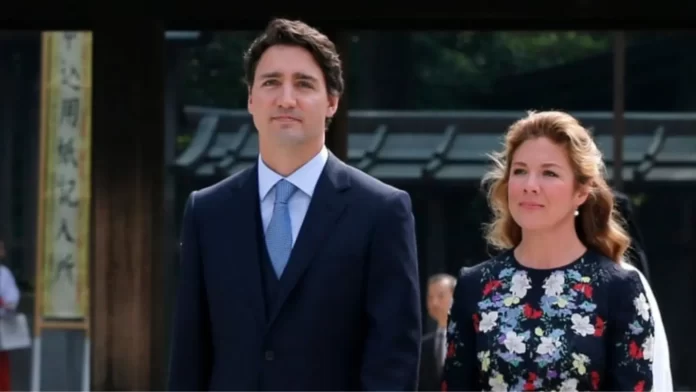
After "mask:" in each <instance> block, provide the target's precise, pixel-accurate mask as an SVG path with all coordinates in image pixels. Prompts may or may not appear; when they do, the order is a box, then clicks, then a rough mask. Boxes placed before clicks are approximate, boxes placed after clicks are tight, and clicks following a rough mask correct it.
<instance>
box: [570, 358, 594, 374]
mask: <svg viewBox="0 0 696 392" xmlns="http://www.w3.org/2000/svg"><path fill="white" fill-rule="evenodd" d="M588 363H590V358H589V357H588V356H587V355H585V354H576V353H573V369H575V370H577V371H578V374H579V375H581V376H582V375H584V374H585V373H587V368H586V367H585V365H587V364H588Z"/></svg>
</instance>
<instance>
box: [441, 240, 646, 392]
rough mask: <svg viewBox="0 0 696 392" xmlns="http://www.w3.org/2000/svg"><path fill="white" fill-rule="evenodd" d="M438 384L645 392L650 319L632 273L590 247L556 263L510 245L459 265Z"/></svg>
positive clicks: (444, 387) (453, 388) (459, 387)
mask: <svg viewBox="0 0 696 392" xmlns="http://www.w3.org/2000/svg"><path fill="white" fill-rule="evenodd" d="M447 335H448V339H447V341H448V348H447V359H446V360H445V367H444V372H443V381H442V390H443V391H471V390H476V391H481V390H486V391H488V390H490V391H536V390H544V391H587V390H592V391H596V390H602V391H608V390H615V391H649V390H651V389H652V352H653V341H654V338H653V337H654V324H653V319H652V315H651V313H650V307H649V304H648V300H647V297H646V294H645V291H644V289H643V285H642V282H641V279H640V276H639V275H638V273H637V272H636V271H632V270H628V269H624V268H622V267H621V266H620V265H619V264H617V263H615V262H613V261H611V260H610V259H608V258H606V257H604V256H601V255H600V254H599V253H597V252H593V251H590V250H588V251H587V252H586V253H585V255H583V257H581V258H580V259H578V260H576V261H574V262H572V263H570V264H569V265H566V266H563V267H560V268H556V269H532V268H527V267H524V266H522V265H521V264H520V263H519V262H517V260H515V257H514V255H513V252H512V251H508V252H505V253H503V254H502V255H501V256H499V257H497V258H495V259H492V260H488V261H486V262H484V263H481V264H479V265H477V266H475V267H472V268H468V269H465V270H463V271H462V273H461V276H460V277H459V279H458V282H457V286H456V289H455V294H454V303H453V305H452V309H451V311H450V319H449V325H448V331H447Z"/></svg>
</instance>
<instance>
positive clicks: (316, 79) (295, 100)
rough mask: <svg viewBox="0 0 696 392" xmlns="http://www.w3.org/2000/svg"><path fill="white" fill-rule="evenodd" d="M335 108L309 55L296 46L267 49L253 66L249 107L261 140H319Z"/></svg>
mask: <svg viewBox="0 0 696 392" xmlns="http://www.w3.org/2000/svg"><path fill="white" fill-rule="evenodd" d="M337 107H338V97H335V96H332V95H329V94H328V92H327V89H326V83H325V81H324V73H323V72H322V70H321V68H320V67H319V65H318V64H317V62H316V61H315V60H314V58H313V57H312V54H311V53H310V52H309V51H307V50H305V49H304V48H301V47H298V46H285V45H275V46H271V47H270V48H268V49H267V50H266V51H265V52H264V53H263V55H262V56H261V58H260V59H259V62H258V64H257V66H256V73H255V74H254V83H253V85H252V86H251V88H250V89H249V102H248V109H249V113H251V115H252V117H253V119H254V125H255V126H256V129H257V130H258V131H259V139H260V141H264V140H265V141H267V142H271V143H273V144H285V145H288V144H289V145H299V144H304V143H306V142H308V141H316V140H318V139H321V141H322V142H323V139H324V132H325V129H326V126H325V124H326V123H325V121H326V118H327V117H332V116H333V115H334V113H336V108H337Z"/></svg>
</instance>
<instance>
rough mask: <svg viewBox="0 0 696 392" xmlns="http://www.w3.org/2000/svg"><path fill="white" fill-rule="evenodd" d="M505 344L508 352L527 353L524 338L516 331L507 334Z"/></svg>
mask: <svg viewBox="0 0 696 392" xmlns="http://www.w3.org/2000/svg"><path fill="white" fill-rule="evenodd" d="M503 344H504V345H505V348H507V349H508V351H510V352H513V353H517V354H524V353H525V351H527V347H526V346H525V344H524V336H519V335H517V334H516V333H515V332H514V331H508V332H507V333H506V334H505V340H503Z"/></svg>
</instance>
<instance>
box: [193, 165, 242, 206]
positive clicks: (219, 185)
mask: <svg viewBox="0 0 696 392" xmlns="http://www.w3.org/2000/svg"><path fill="white" fill-rule="evenodd" d="M253 172H254V168H253V167H249V168H246V169H243V170H240V171H238V172H236V173H234V174H232V175H231V176H229V177H227V178H224V179H222V180H220V181H218V182H216V183H214V184H212V185H209V186H207V187H204V188H201V189H198V190H195V191H193V192H192V193H191V196H190V197H191V199H193V200H194V202H195V204H197V205H200V204H204V205H208V204H210V203H212V204H216V202H217V201H220V200H222V199H227V198H228V197H230V196H231V195H234V191H235V190H237V189H240V188H241V186H242V185H243V184H244V182H245V181H246V180H247V179H248V178H249V176H250V175H252V174H253Z"/></svg>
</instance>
